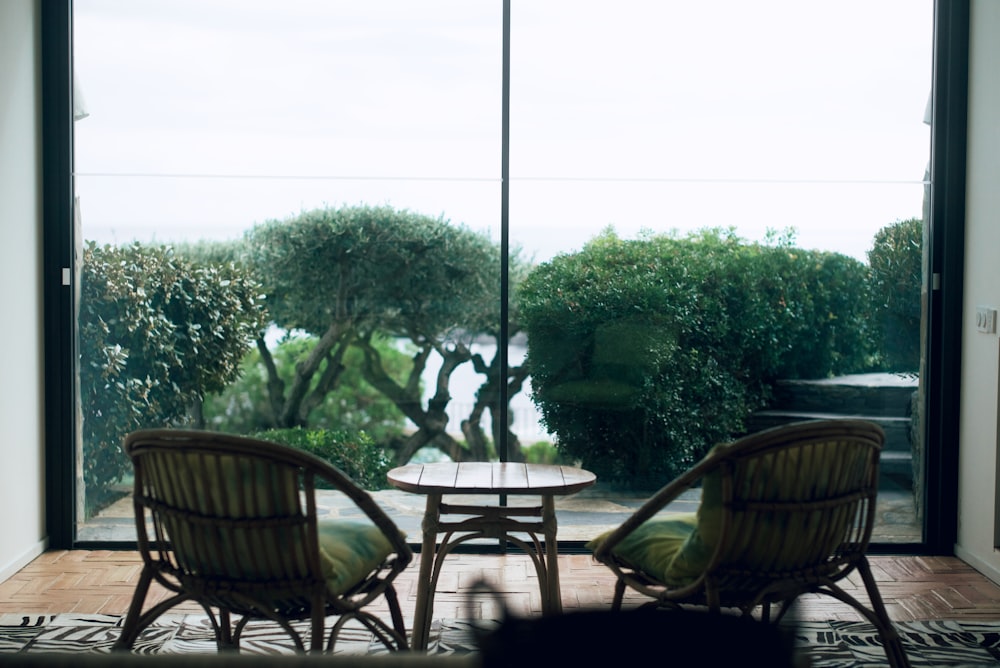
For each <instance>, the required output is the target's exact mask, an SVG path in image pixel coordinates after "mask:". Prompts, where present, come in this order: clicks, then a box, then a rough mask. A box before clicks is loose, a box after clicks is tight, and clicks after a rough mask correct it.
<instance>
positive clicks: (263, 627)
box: [0, 613, 1000, 668]
mask: <svg viewBox="0 0 1000 668" xmlns="http://www.w3.org/2000/svg"><path fill="white" fill-rule="evenodd" d="M122 621H123V618H122V617H120V616H118V615H79V614H24V615H21V614H9V613H7V614H0V663H3V661H2V654H4V653H15V652H108V651H110V649H111V646H112V644H113V643H114V641H115V639H116V638H117V637H118V634H119V632H120V630H121V624H122ZM474 624H475V625H476V626H477V627H478V628H490V627H491V626H493V625H494V624H496V622H490V621H482V620H479V621H476V622H475V623H473V622H469V621H462V620H441V621H436V622H434V624H433V625H432V628H431V637H430V643H429V649H428V651H429V652H431V653H436V654H452V653H468V652H475V651H476V643H475V635H474V630H475V628H476V626H474ZM896 628H897V630H898V631H899V634H900V635H901V636H902V638H903V643H904V645H905V647H906V651H907V654H908V655H909V658H910V662H911V663H912V665H913V666H915V667H917V666H928V667H930V666H934V667H939V666H942V667H943V666H1000V622H969V621H933V622H897V623H896ZM797 640H798V645H799V646H800V647H801V648H802V650H803V651H805V652H807V653H808V655H809V659H810V662H811V665H812V666H813V667H815V668H833V667H837V668H866V667H868V666H884V665H886V658H885V653H884V652H883V651H882V646H881V643H880V641H879V638H878V634H877V633H876V632H875V629H874V628H873V627H872V626H871V625H870V624H867V623H864V622H843V621H831V622H801V623H800V624H799V628H798V630H797ZM241 647H242V649H243V651H244V652H246V653H248V654H288V653H291V652H292V651H293V650H292V645H291V642H290V641H289V640H288V637H287V636H285V635H284V634H283V632H282V631H281V630H280V629H279V628H278V627H277V626H276V625H273V624H267V623H259V624H255V623H251V624H248V625H247V628H246V629H245V630H244V632H243V640H242V643H241ZM135 651H136V652H140V653H149V654H155V653H175V654H182V653H204V652H208V653H211V652H214V651H215V643H214V640H213V635H212V630H211V625H210V624H209V622H208V619H207V617H205V616H204V615H197V614H186V615H163V616H162V617H161V618H160V619H159V620H157V622H156V623H154V624H153V625H152V626H150V627H149V628H148V629H147V630H146V631H145V632H144V633H143V634H142V635H141V636H140V638H139V640H138V642H137V643H136V647H135ZM385 651H386V650H385V648H384V647H383V646H382V645H381V644H379V643H378V642H377V641H375V640H374V639H373V638H372V637H371V634H370V633H369V632H367V631H365V630H364V629H361V628H360V627H358V628H356V629H352V628H347V629H345V630H344V632H343V633H342V635H341V640H340V641H338V643H337V649H336V652H335V653H338V654H339V653H345V654H347V653H350V654H378V653H382V652H385Z"/></svg>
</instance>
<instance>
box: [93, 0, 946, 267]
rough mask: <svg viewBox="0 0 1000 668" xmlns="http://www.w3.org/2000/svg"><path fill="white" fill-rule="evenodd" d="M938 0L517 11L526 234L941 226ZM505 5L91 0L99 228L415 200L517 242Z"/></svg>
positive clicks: (545, 6)
mask: <svg viewBox="0 0 1000 668" xmlns="http://www.w3.org/2000/svg"><path fill="white" fill-rule="evenodd" d="M932 4H933V3H932V1H931V0H851V1H838V2H828V1H824V2H820V1H819V0H764V1H761V2H753V3H749V2H745V0H731V1H723V0H718V1H713V2H687V1H684V2H681V1H672V0H662V1H660V2H653V1H652V0H633V1H628V0H614V1H611V0H606V1H604V2H593V1H589V2H588V1H581V0H572V1H570V0H563V1H556V0H514V1H513V3H512V48H511V58H512V67H511V70H512V74H511V77H512V81H511V177H512V181H511V209H510V222H511V235H512V240H513V241H515V242H516V243H523V245H524V246H525V247H526V248H527V249H528V250H530V251H532V252H534V253H535V254H536V255H537V257H539V258H540V259H545V258H546V257H549V256H551V255H552V254H554V253H556V252H559V251H561V250H573V249H576V248H579V246H580V245H582V243H584V242H585V241H586V240H587V239H589V238H590V237H591V236H593V234H595V233H596V232H597V231H599V230H600V229H602V228H603V227H605V226H608V225H613V226H615V228H616V229H617V230H618V231H619V233H620V234H622V235H624V236H631V235H634V234H635V233H636V232H637V231H638V230H640V229H641V228H649V229H657V230H668V229H680V230H687V229H695V228H699V227H704V226H715V225H723V226H728V225H736V226H737V227H738V231H739V232H740V233H741V234H742V235H743V236H746V237H748V238H752V239H757V238H760V237H761V236H762V235H763V233H764V230H765V229H767V228H776V229H782V228H785V227H789V226H794V227H795V228H797V230H798V240H799V245H801V246H803V247H807V248H825V249H830V250H838V251H841V252H845V253H847V254H850V255H853V256H855V257H858V258H859V259H863V258H864V254H865V252H866V251H867V250H868V248H870V244H871V238H872V235H873V234H874V233H875V231H876V230H877V229H878V228H880V227H882V226H884V225H887V224H889V223H892V222H894V221H895V220H898V219H903V218H909V217H914V216H919V215H920V207H921V197H922V190H923V189H922V186H921V183H920V181H921V179H922V177H923V173H924V168H925V166H926V163H927V160H928V156H929V131H928V127H927V125H926V124H924V122H923V121H924V111H925V106H926V103H927V99H928V95H929V92H930V74H931V31H932ZM501 7H502V3H501V1H500V0H452V1H450V2H444V1H440V2H439V1H433V2H431V1H422V0H421V1H416V0H392V1H390V0H363V1H360V0H359V1H357V2H347V1H345V0H311V1H309V0H282V1H281V2H277V1H274V0H268V1H263V0H223V1H219V0H156V1H154V0H141V1H136V0H75V2H74V8H75V16H74V21H75V46H74V50H75V63H76V74H77V78H78V82H79V84H80V90H81V91H82V94H83V97H84V100H85V104H86V108H87V111H88V113H89V116H88V117H86V118H84V119H82V120H80V121H78V122H77V124H76V132H77V142H76V170H77V189H78V194H79V195H80V197H81V212H82V216H83V227H84V237H85V238H88V239H97V240H98V241H102V242H112V241H118V242H122V241H127V240H130V239H132V238H140V239H144V240H149V239H154V238H155V239H158V240H162V241H170V240H174V239H180V238H185V237H187V238H192V237H201V236H204V237H212V238H224V237H234V236H238V235H240V234H241V233H242V231H243V230H245V229H247V228H248V227H250V226H251V225H253V223H255V222H259V221H262V220H266V219H270V218H285V217H287V216H291V215H294V214H296V213H297V212H300V211H302V210H305V209H309V208H312V207H316V206H322V205H326V204H329V205H342V204H359V203H368V204H390V205H393V206H395V207H398V208H408V209H411V210H415V211H420V212H422V213H427V214H431V215H443V216H444V217H446V218H449V219H451V220H452V221H454V222H458V223H464V224H466V225H468V226H470V227H472V228H474V229H480V230H487V231H489V232H490V234H492V235H493V236H494V237H496V238H498V236H499V232H498V226H499V222H500V181H499V178H500V81H501V79H500V75H501Z"/></svg>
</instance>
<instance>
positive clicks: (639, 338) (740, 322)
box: [518, 230, 869, 487]
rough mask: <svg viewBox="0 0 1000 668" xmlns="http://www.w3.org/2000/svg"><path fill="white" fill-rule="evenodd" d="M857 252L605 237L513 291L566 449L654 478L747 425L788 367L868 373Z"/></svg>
mask: <svg viewBox="0 0 1000 668" xmlns="http://www.w3.org/2000/svg"><path fill="white" fill-rule="evenodd" d="M865 280H866V274H865V268H864V266H863V265H862V264H861V263H860V262H857V261H854V260H851V259H850V258H846V257H844V256H841V255H837V254H833V253H819V252H811V251H802V250H798V249H795V248H792V247H790V246H789V245H787V243H784V244H781V245H778V246H776V247H774V246H764V245H761V244H749V243H746V242H744V241H742V240H741V239H739V238H738V237H736V236H735V234H733V233H732V231H727V230H704V231H701V232H698V233H695V234H692V235H689V236H686V237H683V238H678V237H675V236H667V235H650V236H647V237H644V238H642V239H638V240H622V239H619V238H618V237H617V236H615V235H614V233H613V232H605V233H604V234H602V235H600V236H599V237H597V238H595V239H594V240H592V241H591V242H590V243H588V244H587V245H586V246H585V247H584V248H583V250H582V251H580V252H579V253H574V254H566V255H560V256H557V257H556V258H554V259H553V260H552V261H550V262H547V263H544V264H542V265H539V266H538V267H537V268H536V269H535V270H534V271H533V272H532V273H531V275H529V276H528V277H527V279H526V280H525V281H524V283H523V284H522V286H521V290H520V291H519V293H518V306H519V308H520V309H521V313H522V317H523V319H524V323H525V329H526V332H527V334H528V363H529V365H530V368H531V373H532V386H533V388H534V397H533V398H534V401H535V403H536V405H537V406H538V408H539V411H540V413H541V416H542V421H543V423H544V424H545V425H546V426H547V427H548V428H549V430H550V431H551V432H552V433H554V434H556V436H557V447H558V448H559V450H560V452H561V453H563V454H564V455H566V456H568V457H570V458H575V459H579V460H580V461H582V463H583V465H584V466H586V467H587V468H589V469H591V470H593V471H594V472H596V473H597V474H598V475H599V476H602V477H604V478H606V479H611V480H612V481H614V480H619V481H626V482H627V483H628V484H631V485H632V486H649V487H656V486H658V485H659V484H662V483H663V482H664V481H666V480H669V479H670V478H671V477H673V476H674V475H676V474H678V473H679V472H681V471H683V470H684V469H686V468H687V467H689V466H690V465H691V464H693V463H694V462H695V461H696V460H697V459H698V458H700V457H701V456H703V455H704V454H705V452H706V451H707V450H708V448H709V447H711V445H713V444H714V443H717V442H719V441H723V440H727V439H729V438H731V437H732V436H733V435H736V434H738V433H740V432H741V431H742V429H743V423H744V420H745V419H746V417H747V416H748V415H749V414H750V413H751V412H752V411H753V410H756V409H758V408H759V407H761V406H762V405H763V404H764V402H765V400H766V399H767V397H768V393H769V389H770V384H771V383H772V382H773V380H774V379H775V378H776V377H777V376H778V375H779V374H794V375H796V376H800V377H801V376H810V377H823V376H827V375H830V374H832V373H843V372H845V371H853V370H858V369H860V368H862V367H863V366H864V364H865V362H866V360H867V359H868V357H869V356H868V355H867V354H865V352H864V351H865V350H866V345H865V336H866V331H865V329H864V327H863V326H862V322H863V305H864V303H865V300H862V302H861V304H862V307H861V308H858V307H857V305H856V300H857V299H858V297H859V295H864V294H865V292H864V291H865V289H866V283H865Z"/></svg>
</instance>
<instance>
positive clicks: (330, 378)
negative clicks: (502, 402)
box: [246, 206, 500, 462]
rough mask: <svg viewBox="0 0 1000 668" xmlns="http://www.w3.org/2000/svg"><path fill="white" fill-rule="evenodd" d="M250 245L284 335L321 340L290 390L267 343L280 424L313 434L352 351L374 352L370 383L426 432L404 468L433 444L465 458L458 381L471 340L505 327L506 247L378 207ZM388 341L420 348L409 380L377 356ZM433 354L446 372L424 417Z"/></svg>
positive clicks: (253, 238) (400, 449)
mask: <svg viewBox="0 0 1000 668" xmlns="http://www.w3.org/2000/svg"><path fill="white" fill-rule="evenodd" d="M246 241H247V248H248V258H249V261H250V263H251V266H252V267H253V269H254V271H255V273H256V275H258V276H259V277H260V279H261V281H262V282H263V284H264V287H265V291H266V294H267V303H268V308H269V312H270V314H271V317H272V318H273V322H274V324H275V325H276V326H278V327H279V328H281V329H284V330H288V331H293V330H302V331H305V332H307V333H309V334H311V335H313V336H314V337H316V338H315V345H314V346H312V347H311V348H310V349H309V350H308V351H303V355H301V356H300V357H299V358H298V360H297V362H296V365H295V375H294V377H292V378H291V379H290V380H285V379H282V378H281V377H280V376H279V374H278V373H277V368H276V365H272V364H271V363H270V362H269V361H268V359H267V358H268V356H269V351H267V349H266V348H264V347H263V346H262V345H261V343H260V342H258V349H259V350H260V351H261V355H262V356H263V357H264V358H265V360H264V361H265V364H266V365H267V366H268V369H269V370H268V374H269V385H268V395H269V399H270V401H271V402H272V405H273V410H274V414H275V415H276V416H277V419H276V422H277V424H278V425H279V426H284V427H291V426H296V425H305V424H306V423H307V421H308V419H309V417H308V416H309V415H310V412H311V411H312V410H313V408H314V407H315V406H316V405H318V404H319V402H320V401H321V400H322V396H323V395H325V393H327V392H329V391H331V389H332V388H333V387H336V385H337V383H338V382H339V374H340V373H341V372H342V371H343V369H344V368H345V359H346V355H347V353H348V350H349V349H350V348H351V347H357V348H359V349H361V350H362V351H363V353H364V363H363V365H362V373H363V374H364V378H365V379H366V380H367V381H368V382H369V383H370V384H371V385H372V386H373V387H375V388H376V389H377V390H378V391H379V392H381V393H382V394H383V395H384V396H386V397H387V398H389V399H390V400H391V401H392V402H393V403H395V404H396V406H397V407H398V408H399V410H400V411H401V412H402V413H403V414H404V415H405V416H406V417H407V418H408V419H409V420H410V421H411V422H413V424H414V425H416V431H414V432H413V433H412V434H409V435H408V436H407V437H405V438H401V439H398V440H396V441H395V442H393V443H392V446H391V447H393V449H394V450H396V456H397V460H398V461H400V462H405V461H407V460H408V459H409V457H411V456H412V455H413V454H414V453H415V452H416V450H417V449H419V448H420V447H423V446H424V445H429V444H432V443H433V444H434V445H436V446H438V447H440V448H441V449H443V450H447V451H448V453H449V455H450V456H452V457H455V458H460V457H461V454H462V452H463V448H462V447H461V445H460V444H459V443H457V442H455V441H454V440H453V439H452V438H451V437H450V436H449V435H448V433H447V432H446V429H445V427H446V425H447V419H448V417H447V413H446V411H445V409H446V407H447V404H448V402H449V401H450V399H451V397H450V394H449V393H448V382H449V378H450V374H451V373H452V372H453V371H454V370H455V368H457V367H458V366H459V365H461V364H465V363H467V362H469V361H471V360H472V358H473V356H472V353H471V352H470V350H469V344H470V343H471V341H472V339H473V338H474V337H475V336H476V335H477V334H479V333H480V332H482V331H483V330H484V329H485V328H486V327H488V326H489V325H491V324H493V323H496V322H497V321H498V319H499V305H498V297H497V295H498V291H499V281H498V277H499V267H500V264H499V258H500V254H499V248H498V247H497V246H496V244H494V243H493V242H491V241H490V239H489V238H488V236H487V235H484V234H480V233H476V232H472V231H471V230H468V229H467V228H465V227H462V226H459V225H453V224H451V223H449V222H448V221H447V220H444V219H442V218H432V217H429V216H425V215H421V214H416V213H412V212H409V211H396V210H394V209H392V208H390V207H369V206H354V207H342V208H323V209H315V210H311V211H306V212H304V213H302V214H300V215H298V216H296V217H294V218H290V219H288V220H283V221H267V222H265V223H262V224H260V225H257V226H255V227H254V228H253V229H252V230H251V231H250V232H249V233H248V235H247V239H246ZM380 336H390V337H398V338H402V339H408V340H409V341H410V342H411V343H412V344H413V346H414V349H415V353H414V354H413V357H412V360H411V362H412V363H411V366H410V370H409V374H408V375H407V376H406V377H405V378H399V377H396V376H394V375H393V373H392V372H391V369H390V368H389V366H388V364H387V362H386V360H385V359H384V356H383V355H382V352H381V351H380V350H379V348H378V346H377V345H375V344H376V343H377V341H378V340H379V337H380ZM435 353H436V354H437V355H439V356H440V357H441V358H442V359H443V363H442V366H441V371H440V372H439V374H438V377H437V378H436V381H435V395H434V397H433V398H432V399H431V401H430V402H429V405H427V406H426V407H425V406H424V405H423V401H422V393H421V385H420V379H421V376H422V374H423V372H424V370H425V369H426V367H427V363H428V360H429V358H430V356H431V355H432V354H435ZM317 379H318V380H317Z"/></svg>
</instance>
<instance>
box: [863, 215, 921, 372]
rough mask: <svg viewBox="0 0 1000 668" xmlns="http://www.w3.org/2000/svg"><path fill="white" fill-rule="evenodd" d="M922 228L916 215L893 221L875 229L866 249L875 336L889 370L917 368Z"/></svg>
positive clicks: (918, 360) (918, 363)
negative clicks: (876, 334) (871, 240)
mask: <svg viewBox="0 0 1000 668" xmlns="http://www.w3.org/2000/svg"><path fill="white" fill-rule="evenodd" d="M923 229H924V227H923V221H922V220H921V219H919V218H910V219H909V220H901V221H897V222H895V223H893V224H892V225H888V226H886V227H883V228H882V229H881V230H879V231H878V233H877V234H876V235H875V240H874V242H873V245H872V249H871V250H870V251H868V264H869V266H870V268H871V299H872V313H873V319H874V321H875V323H876V326H877V327H878V336H877V337H876V339H877V340H878V344H879V345H878V350H879V353H880V355H881V362H882V363H883V364H884V366H885V367H887V370H889V371H917V370H918V368H919V366H920V286H921V281H922V280H923V274H922V266H923V258H922V253H923V250H922V247H923V246H922V240H923Z"/></svg>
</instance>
